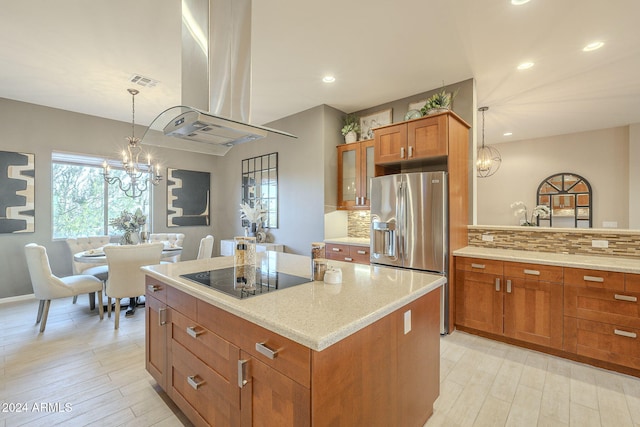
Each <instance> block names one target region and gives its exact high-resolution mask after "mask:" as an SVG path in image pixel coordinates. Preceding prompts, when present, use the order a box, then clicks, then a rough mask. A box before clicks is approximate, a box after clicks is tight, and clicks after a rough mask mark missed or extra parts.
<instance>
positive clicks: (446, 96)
mask: <svg viewBox="0 0 640 427" xmlns="http://www.w3.org/2000/svg"><path fill="white" fill-rule="evenodd" d="M457 94H458V90H457V89H456V91H455V92H454V93H453V94H451V93H447V92H445V90H444V89H442V90H441V91H440V92H437V93H434V94H433V95H431V97H429V98H428V99H427V102H426V103H425V104H424V107H422V108H421V109H420V112H421V113H422V115H423V116H426V115H429V114H436V113H442V112H444V111H448V110H450V109H451V102H452V101H453V98H455V97H456V95H457Z"/></svg>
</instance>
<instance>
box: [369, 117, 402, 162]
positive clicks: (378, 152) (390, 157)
mask: <svg viewBox="0 0 640 427" xmlns="http://www.w3.org/2000/svg"><path fill="white" fill-rule="evenodd" d="M375 146H376V149H375V164H377V165H380V164H387V163H395V162H399V161H401V160H407V124H406V123H401V124H398V125H395V126H387V127H384V128H381V129H376V131H375Z"/></svg>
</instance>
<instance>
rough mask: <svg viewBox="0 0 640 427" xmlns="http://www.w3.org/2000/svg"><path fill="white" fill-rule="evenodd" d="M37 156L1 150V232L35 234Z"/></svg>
mask: <svg viewBox="0 0 640 427" xmlns="http://www.w3.org/2000/svg"><path fill="white" fill-rule="evenodd" d="M34 198H35V155H34V154H29V153H14V152H11V151H0V233H33V232H34V231H35V204H34Z"/></svg>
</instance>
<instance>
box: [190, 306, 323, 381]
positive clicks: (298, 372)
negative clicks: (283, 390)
mask: <svg viewBox="0 0 640 427" xmlns="http://www.w3.org/2000/svg"><path fill="white" fill-rule="evenodd" d="M197 303H198V317H197V320H198V323H199V324H200V325H202V326H204V327H205V328H207V329H209V330H211V331H215V332H216V334H218V335H220V336H221V337H222V338H223V339H225V340H227V341H229V342H231V343H232V344H234V345H236V346H237V347H239V348H240V349H242V350H244V351H246V352H247V353H250V354H251V355H252V356H254V357H255V358H256V359H258V360H260V361H262V362H264V363H265V364H267V365H268V366H270V367H272V368H274V369H276V370H278V371H279V372H281V373H283V374H284V375H286V376H288V377H289V378H291V379H293V380H294V381H297V382H298V383H300V384H302V385H303V386H305V387H307V388H308V387H310V383H311V350H310V349H309V348H307V347H305V346H303V345H301V344H298V343H296V342H294V341H292V340H290V339H288V338H285V337H283V336H281V335H278V334H276V333H274V332H271V331H268V330H267V329H265V328H263V327H260V326H258V325H256V324H254V323H251V322H249V321H247V320H244V319H241V318H240V317H238V316H235V315H232V314H230V313H228V312H226V311H224V310H222V309H220V308H217V307H214V306H212V305H210V304H208V303H206V302H204V301H201V300H198V301H197ZM258 348H259V349H262V350H263V351H264V352H265V353H268V352H269V349H270V350H271V351H273V352H274V353H275V354H273V358H270V357H269V356H267V355H265V354H264V353H263V352H261V351H260V350H258Z"/></svg>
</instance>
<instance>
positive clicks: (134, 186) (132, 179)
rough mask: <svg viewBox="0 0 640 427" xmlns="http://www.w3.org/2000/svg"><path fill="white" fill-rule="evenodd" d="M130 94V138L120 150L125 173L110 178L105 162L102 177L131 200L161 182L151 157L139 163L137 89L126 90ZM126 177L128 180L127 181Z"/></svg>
mask: <svg viewBox="0 0 640 427" xmlns="http://www.w3.org/2000/svg"><path fill="white" fill-rule="evenodd" d="M127 91H128V92H129V93H130V94H131V111H132V116H131V136H128V137H127V142H128V143H127V146H126V148H125V149H124V150H122V168H123V169H124V171H125V172H126V173H127V176H126V177H124V179H120V178H119V177H117V176H111V167H110V166H109V164H108V163H107V161H106V160H105V161H104V163H103V164H102V169H103V171H102V175H103V176H104V180H105V181H106V182H107V183H109V184H118V187H120V190H122V191H123V192H124V194H125V195H126V196H128V197H131V198H136V197H140V196H141V195H142V193H144V192H145V191H147V187H148V185H149V183H152V184H153V185H158V183H160V181H162V175H160V165H159V164H158V163H156V164H155V165H154V164H153V163H152V162H151V155H150V154H148V155H147V162H146V163H140V155H141V154H142V146H141V144H140V138H136V136H135V125H136V102H135V97H136V95H137V94H138V93H139V91H138V90H137V89H127ZM127 177H128V179H127Z"/></svg>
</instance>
